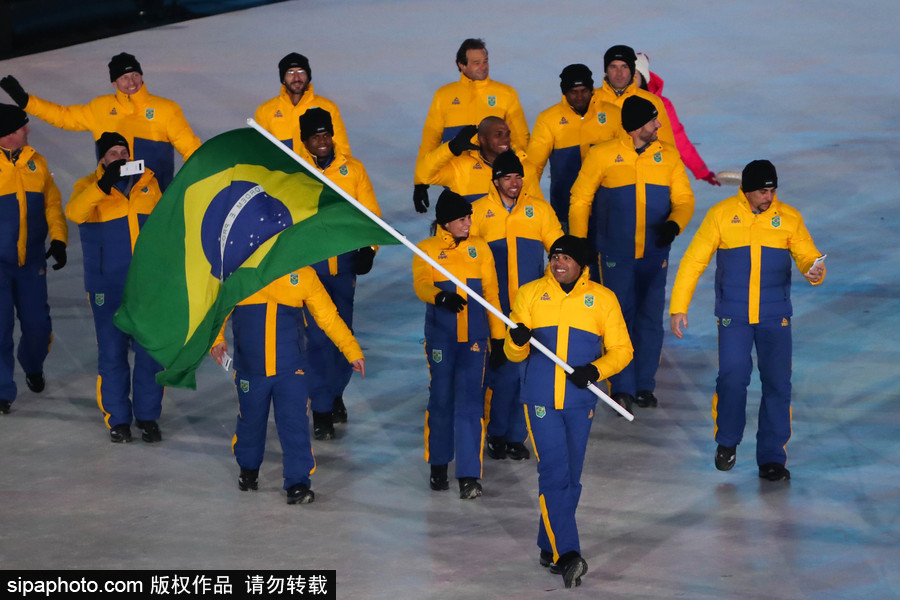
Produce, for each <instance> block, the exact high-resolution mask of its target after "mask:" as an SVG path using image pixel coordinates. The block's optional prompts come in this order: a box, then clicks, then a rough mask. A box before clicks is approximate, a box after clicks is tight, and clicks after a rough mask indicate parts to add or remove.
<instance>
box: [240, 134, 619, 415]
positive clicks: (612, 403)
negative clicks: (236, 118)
mask: <svg viewBox="0 0 900 600" xmlns="http://www.w3.org/2000/svg"><path fill="white" fill-rule="evenodd" d="M247 125H249V126H250V127H252V128H253V129H255V130H256V131H258V132H259V133H260V134H262V135H263V136H265V138H266V139H268V140H269V141H270V142H272V143H273V144H275V145H276V146H278V147H279V148H281V150H282V151H283V152H284V153H285V154H287V155H288V156H290V157H291V158H293V159H294V160H295V161H297V162H298V163H300V164H301V165H303V166H304V167H305V168H306V169H307V170H308V171H309V172H310V173H312V174H313V175H315V176H316V177H317V178H318V179H319V180H320V181H321V182H322V183H324V184H325V185H327V186H328V187H330V188H331V189H332V190H334V191H335V192H337V193H338V194H340V195H341V197H342V198H344V199H345V200H347V201H348V202H349V203H350V204H352V205H353V206H355V207H356V208H358V209H359V210H361V211H362V212H363V213H364V214H365V215H366V216H367V217H369V218H370V219H372V220H373V221H375V222H376V223H378V225H379V226H380V227H381V228H382V229H384V230H385V231H387V232H388V233H390V234H391V235H392V236H394V237H395V238H396V239H397V241H399V242H400V243H401V244H403V245H404V246H406V247H407V248H409V249H410V250H412V251H413V252H414V253H415V254H416V255H418V256H419V257H421V258H422V260H424V261H425V262H427V263H428V264H430V265H431V266H432V267H434V268H435V269H437V270H438V271H440V272H441V273H442V274H443V275H444V276H445V277H446V278H447V279H449V280H450V281H452V282H453V283H454V284H456V286H457V287H459V288H461V289H462V290H463V291H465V292H466V295H467V296H468V297H469V298H471V299H473V300H475V301H476V302H478V303H479V304H481V305H482V306H483V307H484V308H485V309H486V310H488V311H490V312H491V313H492V314H493V315H494V316H496V317H497V318H498V319H500V320H501V321H503V322H504V323H505V324H506V325H507V326H508V327H513V328H514V327H516V324H515V323H514V322H513V321H511V320H510V319H509V317H507V316H506V315H504V314H503V312H502V311H499V310H497V309H496V308H494V306H492V305H491V303H490V302H488V301H487V300H485V299H484V298H482V297H481V296H480V295H479V294H477V293H475V291H474V290H473V289H472V288H470V287H469V286H467V285H466V284H465V283H463V282H462V281H460V280H459V279H458V278H457V277H456V276H455V275H453V273H451V272H450V271H448V270H447V269H445V268H444V267H443V266H441V265H439V264H438V263H437V262H435V261H434V260H432V258H431V257H430V256H428V255H427V254H425V252H423V251H422V250H420V249H419V247H418V246H416V245H415V244H413V243H412V242H410V241H409V240H408V239H407V238H406V236H404V235H403V234H401V233H400V232H399V231H397V230H396V229H394V228H393V227H391V226H390V225H389V224H388V223H387V222H386V221H384V220H383V219H382V218H381V217H379V216H378V215H376V214H375V213H373V212H372V211H371V210H369V209H368V208H366V207H365V206H364V205H363V204H361V203H360V202H359V201H358V200H357V199H356V198H354V197H353V196H351V195H350V194H348V193H347V192H345V191H344V190H342V189H341V188H340V187H339V186H338V185H337V184H335V183H334V182H333V181H331V180H330V179H328V178H327V177H325V175H324V174H323V173H321V172H320V171H319V170H318V169H317V168H315V167H314V166H313V165H311V164H309V163H308V162H307V161H306V160H304V159H303V157H301V156H300V155H298V154H297V153H296V152H294V151H293V150H291V149H290V148H288V147H287V146H285V145H284V144H282V143H281V140H279V139H278V138H276V137H275V136H274V135H272V134H271V133H269V132H268V131H266V130H265V129H263V127H262V126H261V125H260V124H259V123H257V122H256V121H255V120H253V119H247ZM529 341H530V342H531V345H532V346H534V347H535V348H536V349H537V350H539V351H540V352H541V353H542V354H543V355H544V356H546V357H547V358H549V359H550V360H552V361H553V362H554V363H556V364H557V366H559V368H561V369H562V370H563V371H565V372H566V373H571V372H572V371H573V369H572V367H570V366H569V365H568V364H566V362H565V361H564V360H562V359H561V358H560V357H558V356H557V355H556V354H554V353H553V352H552V351H551V350H550V349H549V348H547V347H546V346H544V345H543V344H542V343H540V342H539V341H537V340H536V339H534V336H531V339H530V340H529ZM588 389H589V390H591V391H592V392H593V393H594V395H596V396H597V397H598V398H600V399H601V400H603V401H604V402H606V403H607V404H608V405H609V406H610V407H612V408H613V409H614V410H615V411H616V412H618V413H619V414H620V415H622V416H623V417H625V418H626V419H628V420H629V421H633V420H634V415H632V414H631V413H630V412H628V411H627V410H625V409H624V408H622V407H621V406H620V405H619V403H618V402H616V401H615V400H613V399H612V398H610V397H609V396H608V395H607V394H606V393H604V392H603V391H602V390H601V389H600V388H599V387H597V386H596V385H594V384H593V383H591V384H589V385H588Z"/></svg>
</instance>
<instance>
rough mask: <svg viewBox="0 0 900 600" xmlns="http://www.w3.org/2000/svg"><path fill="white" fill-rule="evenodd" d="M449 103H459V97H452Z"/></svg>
mask: <svg viewBox="0 0 900 600" xmlns="http://www.w3.org/2000/svg"><path fill="white" fill-rule="evenodd" d="M450 104H459V98H454V99H453V102H451V103H450Z"/></svg>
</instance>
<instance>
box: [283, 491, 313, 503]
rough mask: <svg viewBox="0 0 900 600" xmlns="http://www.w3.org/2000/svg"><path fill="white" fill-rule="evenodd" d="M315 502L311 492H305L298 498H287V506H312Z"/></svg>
mask: <svg viewBox="0 0 900 600" xmlns="http://www.w3.org/2000/svg"><path fill="white" fill-rule="evenodd" d="M315 501H316V494H315V493H314V492H313V491H312V490H306V491H305V492H304V493H303V494H300V495H299V496H288V497H287V503H288V504H312V503H313V502H315Z"/></svg>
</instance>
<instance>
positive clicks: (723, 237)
mask: <svg viewBox="0 0 900 600" xmlns="http://www.w3.org/2000/svg"><path fill="white" fill-rule="evenodd" d="M713 254H715V255H716V281H715V290H716V309H715V310H716V316H717V317H719V318H733V319H739V320H740V321H745V320H746V322H748V323H759V322H760V321H765V320H771V319H784V318H787V317H790V316H791V315H792V314H793V309H792V307H791V264H790V263H791V259H793V260H794V262H795V263H796V265H797V267H798V268H799V269H800V272H801V273H806V272H807V271H809V269H810V268H812V265H813V262H814V261H815V260H816V258H818V257H819V256H820V254H819V251H818V250H817V249H816V246H815V244H814V243H813V240H812V237H811V236H810V234H809V231H808V230H807V229H806V225H804V223H803V217H802V216H801V215H800V213H799V212H798V211H797V209H795V208H793V207H792V206H789V205H787V204H784V203H782V202H779V201H778V198H777V197H776V198H775V199H774V200H773V201H772V204H771V205H770V206H769V209H768V210H766V211H765V212H762V213H754V212H753V209H751V207H750V204H749V203H748V202H747V197H746V196H745V195H744V192H743V191H739V192H738V195H737V196H732V197H731V198H727V199H726V200H723V201H722V202H719V203H718V204H716V205H715V206H713V207H712V208H710V209H709V212H707V213H706V217H704V219H703V222H702V223H700V227H699V229H697V233H696V234H694V239H692V240H691V243H690V245H689V246H688V249H687V251H686V252H685V253H684V258H682V259H681V264H680V265H679V266H678V274H677V275H676V277H675V285H674V286H673V287H672V300H671V304H670V308H669V312H670V314H676V313H685V314H687V311H688V305H689V304H690V303H691V297H692V296H693V295H694V289H695V288H696V287H697V281H698V280H699V279H700V275H701V274H702V273H703V271H704V270H705V269H706V267H707V265H709V261H710V259H711V258H712V255H713ZM823 281H825V277H824V274H823V276H822V279H820V280H819V281H818V283H816V284H813V285H818V284H819V283H822V282H823Z"/></svg>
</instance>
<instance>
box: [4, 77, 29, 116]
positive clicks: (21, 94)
mask: <svg viewBox="0 0 900 600" xmlns="http://www.w3.org/2000/svg"><path fill="white" fill-rule="evenodd" d="M0 88H3V91H4V92H6V93H7V94H9V97H10V98H12V100H13V102H15V103H16V104H18V105H19V108H22V109H24V108H25V107H26V106H28V94H26V93H25V90H24V89H22V85H21V84H20V83H19V80H18V79H16V78H15V77H13V76H12V75H7V76H6V77H4V78H3V79H0Z"/></svg>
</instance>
